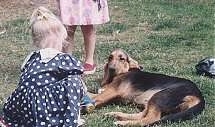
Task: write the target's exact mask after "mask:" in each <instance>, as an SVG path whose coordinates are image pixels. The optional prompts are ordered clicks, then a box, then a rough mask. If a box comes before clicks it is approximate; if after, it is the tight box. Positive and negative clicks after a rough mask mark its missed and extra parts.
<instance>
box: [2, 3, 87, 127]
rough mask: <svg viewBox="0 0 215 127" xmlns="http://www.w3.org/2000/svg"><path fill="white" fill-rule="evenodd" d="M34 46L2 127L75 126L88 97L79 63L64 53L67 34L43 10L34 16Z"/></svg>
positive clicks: (25, 62) (47, 12) (48, 13)
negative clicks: (5, 126)
mask: <svg viewBox="0 0 215 127" xmlns="http://www.w3.org/2000/svg"><path fill="white" fill-rule="evenodd" d="M30 23H31V28H32V39H33V45H34V46H36V47H37V48H39V50H38V51H35V52H33V53H31V54H30V55H29V56H28V57H27V58H26V59H25V61H24V63H23V65H22V67H21V78H20V81H19V84H18V87H17V88H16V89H15V91H14V92H13V93H12V95H11V96H10V97H9V98H8V100H7V102H6V103H5V105H4V108H3V113H4V115H3V120H2V123H1V124H3V123H4V124H7V125H8V126H10V127H76V126H78V121H79V115H80V103H81V102H80V101H81V99H82V98H83V97H86V94H85V89H84V87H83V86H84V85H83V82H82V79H81V76H80V75H81V74H82V73H83V68H82V66H81V63H80V61H78V60H77V59H76V58H74V57H73V56H72V55H70V54H66V53H62V52H61V50H62V45H63V42H64V40H65V38H66V37H67V32H66V29H65V28H64V26H63V25H62V23H61V22H60V21H59V20H58V19H57V18H56V17H55V16H54V15H53V13H52V12H50V11H49V10H48V9H46V8H44V7H39V8H38V9H36V10H35V11H34V12H33V14H32V17H31V21H30Z"/></svg>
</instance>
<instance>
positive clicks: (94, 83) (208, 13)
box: [0, 0, 215, 127]
mask: <svg viewBox="0 0 215 127" xmlns="http://www.w3.org/2000/svg"><path fill="white" fill-rule="evenodd" d="M109 7H110V15H111V21H110V22H109V23H107V24H105V25H101V26H98V30H97V31H98V32H97V34H98V43H97V46H96V53H95V59H96V64H97V65H98V69H97V72H96V73H95V74H94V75H91V76H88V77H86V78H85V79H84V80H85V82H86V84H87V86H88V87H89V89H91V90H94V89H97V88H98V87H99V84H100V82H99V80H100V79H101V77H102V73H103V64H104V63H105V61H106V58H107V56H108V54H109V53H110V52H111V51H112V50H114V49H116V48H122V49H124V50H125V51H126V52H128V53H129V54H130V55H131V56H132V57H134V59H136V60H138V61H139V62H140V63H141V64H142V65H143V66H144V69H145V70H147V71H150V72H156V73H163V74H168V75H173V76H178V77H184V78H187V79H190V80H192V81H193V82H195V83H196V84H197V85H198V87H199V88H200V89H201V91H202V93H203V95H204V96H205V99H206V109H205V110H204V112H203V113H202V114H201V115H199V116H197V118H195V119H193V120H189V121H183V122H179V123H167V124H163V125H162V126H164V127H181V126H183V127H213V126H214V125H215V122H214V121H215V116H214V115H215V93H214V91H215V86H214V80H213V79H210V78H208V77H203V76H198V75H196V74H195V65H196V64H197V62H198V61H199V60H201V59H203V58H205V57H208V56H213V57H214V56H215V45H214V39H215V33H214V23H215V15H214V9H213V8H215V2H214V1H213V0H132V1H130V0H129V1H124V0H115V1H109ZM1 27H4V28H5V29H6V33H4V34H1V35H0V43H1V47H0V50H1V53H0V59H1V61H0V70H1V73H0V107H2V105H3V103H4V102H5V101H6V98H7V97H8V96H9V95H10V93H11V92H12V91H13V90H14V89H15V88H16V85H17V83H18V80H19V74H20V72H19V67H20V66H21V64H22V61H23V59H24V58H25V56H26V55H27V54H28V53H29V52H30V50H31V46H30V42H31V38H30V34H29V30H28V20H27V19H26V18H21V19H17V20H13V21H9V22H4V23H2V26H1ZM76 41H79V42H83V39H82V35H81V33H80V30H79V31H77V33H76ZM75 44H76V47H77V48H75V51H74V55H75V56H77V57H78V58H80V59H82V57H83V55H82V52H83V50H82V49H83V43H75ZM108 111H123V112H138V109H137V108H136V106H134V105H115V104H113V105H108V106H105V107H103V108H101V109H97V110H95V112H94V113H92V114H88V115H84V116H83V117H84V118H85V119H86V124H87V125H86V126H88V127H100V126H103V127H111V126H115V125H113V119H112V118H107V117H105V116H103V115H102V114H104V113H105V112H108ZM0 112H1V110H0Z"/></svg>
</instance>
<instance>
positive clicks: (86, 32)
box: [57, 0, 109, 74]
mask: <svg viewBox="0 0 215 127" xmlns="http://www.w3.org/2000/svg"><path fill="white" fill-rule="evenodd" d="M57 1H58V4H59V9H60V15H61V20H62V22H63V24H65V25H66V26H67V32H68V39H67V40H68V41H69V43H68V44H67V45H65V46H64V48H63V52H69V50H70V48H71V47H72V45H73V44H72V43H73V41H74V34H75V30H76V27H77V26H80V27H81V30H82V33H83V37H84V45H85V61H84V65H83V67H84V74H93V73H94V72H95V70H96V65H95V63H94V50H95V43H96V30H95V25H96V24H104V23H106V22H108V21H109V13H108V4H107V0H57Z"/></svg>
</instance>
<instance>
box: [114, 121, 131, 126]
mask: <svg viewBox="0 0 215 127" xmlns="http://www.w3.org/2000/svg"><path fill="white" fill-rule="evenodd" d="M114 124H115V125H117V126H126V125H127V124H128V122H127V121H116V122H114Z"/></svg>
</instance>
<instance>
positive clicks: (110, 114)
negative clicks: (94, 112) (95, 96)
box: [105, 112, 120, 117]
mask: <svg viewBox="0 0 215 127" xmlns="http://www.w3.org/2000/svg"><path fill="white" fill-rule="evenodd" d="M119 115H120V112H108V113H105V116H110V117H118V116H119Z"/></svg>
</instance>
